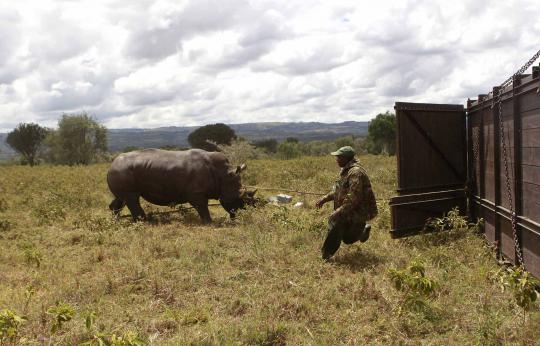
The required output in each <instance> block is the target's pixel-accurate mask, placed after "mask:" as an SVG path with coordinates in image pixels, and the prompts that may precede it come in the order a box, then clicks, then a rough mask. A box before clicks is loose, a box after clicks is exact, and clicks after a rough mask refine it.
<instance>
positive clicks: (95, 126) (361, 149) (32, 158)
mask: <svg viewBox="0 0 540 346" xmlns="http://www.w3.org/2000/svg"><path fill="white" fill-rule="evenodd" d="M395 118H396V117H395V115H394V114H392V113H389V112H386V113H381V114H378V115H377V116H376V117H375V118H374V119H373V120H372V121H371V122H370V123H369V126H368V135H367V137H366V138H358V137H355V136H344V137H341V138H338V139H336V140H334V141H311V142H300V141H299V140H298V139H297V138H295V137H288V138H286V139H285V140H284V141H283V142H278V141H277V140H276V139H274V138H266V139H259V140H255V141H252V142H248V141H247V140H246V139H244V138H241V137H238V136H237V135H236V133H235V131H234V130H233V129H232V128H230V127H229V126H227V125H225V124H222V123H217V124H210V125H205V126H202V127H200V128H198V129H196V130H195V131H193V132H191V133H190V134H189V136H188V142H189V144H190V145H191V147H192V148H200V149H204V150H207V151H217V150H220V151H228V152H229V153H230V154H231V155H233V156H234V157H238V158H256V157H262V156H275V157H278V158H282V159H292V158H296V157H300V156H305V155H309V156H321V155H328V154H329V153H330V152H331V151H334V150H335V149H336V148H339V147H342V146H346V145H348V146H351V147H353V148H355V150H356V151H357V152H358V153H370V154H386V155H394V154H395V151H396V139H395V137H396V119H395ZM6 142H7V144H8V145H9V146H10V147H11V148H13V149H14V150H15V151H16V152H18V153H19V154H20V155H21V158H22V163H24V164H28V165H30V166H34V165H36V164H38V163H39V162H42V161H44V162H49V163H53V164H65V165H86V164H90V163H93V162H99V161H103V160H107V159H108V153H107V129H106V128H105V127H104V126H103V125H101V124H99V123H98V122H97V121H96V120H95V119H94V118H93V117H92V116H90V115H89V114H88V113H86V112H81V113H74V114H64V115H62V117H61V118H60V119H59V121H58V129H56V130H52V129H48V128H44V127H41V126H39V125H37V124H33V123H27V124H19V125H18V126H17V127H16V128H15V129H14V130H13V131H11V132H10V133H9V134H8V136H7V139H6ZM227 147H230V148H227ZM235 148H236V149H235ZM138 149H140V148H139V147H136V146H130V147H126V148H124V150H123V152H128V151H133V150H138ZM162 149H165V150H182V149H185V148H182V147H179V146H177V145H167V146H163V147H162ZM235 150H236V151H238V152H235ZM241 152H243V153H241Z"/></svg>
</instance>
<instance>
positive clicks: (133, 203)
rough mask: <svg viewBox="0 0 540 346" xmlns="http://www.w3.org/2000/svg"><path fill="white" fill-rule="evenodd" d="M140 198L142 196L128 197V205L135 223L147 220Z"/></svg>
mask: <svg viewBox="0 0 540 346" xmlns="http://www.w3.org/2000/svg"><path fill="white" fill-rule="evenodd" d="M139 197H140V196H139V195H136V194H130V195H128V196H127V197H126V204H127V207H128V209H129V212H130V213H131V217H132V218H133V220H134V221H137V220H146V214H145V213H144V210H143V208H142V207H141V202H140V200H139Z"/></svg>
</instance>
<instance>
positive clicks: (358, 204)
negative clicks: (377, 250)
mask: <svg viewBox="0 0 540 346" xmlns="http://www.w3.org/2000/svg"><path fill="white" fill-rule="evenodd" d="M331 154H332V155H334V156H335V157H336V162H337V164H338V166H339V167H341V173H340V176H339V179H338V180H337V181H336V183H335V185H334V188H333V189H332V192H330V193H329V194H327V195H326V196H324V197H323V198H321V199H320V200H319V201H318V202H317V203H316V205H315V206H316V207H317V209H319V208H321V207H322V206H323V205H324V204H325V203H326V202H329V201H331V200H333V201H334V212H333V213H332V214H331V215H330V217H329V218H328V234H327V235H326V239H325V241H324V244H323V247H322V249H321V250H322V258H323V259H324V260H327V259H329V258H330V257H332V256H333V255H334V254H335V253H336V251H337V250H338V249H339V246H340V245H341V241H343V242H344V243H345V244H352V243H355V242H357V241H361V242H365V241H367V240H368V238H369V232H370V231H371V225H369V224H366V222H367V221H369V220H371V219H373V218H374V217H375V216H377V203H376V201H375V195H374V194H373V190H372V189H371V184H370V182H369V178H368V176H367V174H366V171H365V170H364V169H363V168H362V167H361V166H360V164H359V163H358V161H357V160H356V158H355V157H354V155H355V151H354V149H353V148H352V147H350V146H346V147H342V148H339V149H338V150H337V151H335V152H333V153H331Z"/></svg>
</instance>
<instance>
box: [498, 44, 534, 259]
mask: <svg viewBox="0 0 540 346" xmlns="http://www.w3.org/2000/svg"><path fill="white" fill-rule="evenodd" d="M539 57H540V50H539V51H538V52H536V54H535V55H533V57H532V58H530V59H529V61H528V62H527V63H525V65H523V66H522V67H521V68H520V69H519V70H517V72H516V73H514V74H513V75H512V76H511V77H510V78H508V79H507V80H506V81H504V82H503V83H502V84H501V85H500V87H499V90H498V92H497V95H493V96H494V98H495V103H498V110H499V127H500V130H501V133H500V137H501V147H502V154H503V159H504V173H505V176H506V191H507V193H508V203H509V209H510V221H511V223H512V235H513V237H514V246H515V251H516V255H517V260H518V261H517V262H518V264H519V265H520V266H523V253H522V251H521V246H520V244H519V239H518V235H517V215H516V212H515V210H514V202H513V197H512V187H511V181H510V174H509V169H508V152H507V149H506V140H505V135H504V121H503V116H502V95H503V93H504V88H505V87H507V86H509V85H510V84H512V83H513V81H514V80H515V78H516V77H517V76H519V75H521V74H523V72H525V71H526V70H527V69H528V68H529V67H531V65H532V64H534V62H535V61H536V60H537V59H538V58H539ZM514 141H515V138H514ZM514 164H515V162H514ZM514 178H515V177H514Z"/></svg>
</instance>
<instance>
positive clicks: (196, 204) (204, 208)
mask: <svg viewBox="0 0 540 346" xmlns="http://www.w3.org/2000/svg"><path fill="white" fill-rule="evenodd" d="M190 204H191V205H192V206H193V208H195V210H197V213H199V216H200V217H201V220H202V222H203V223H210V222H212V218H211V217H210V211H209V210H208V200H207V199H204V200H202V199H201V200H198V201H193V202H190Z"/></svg>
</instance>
